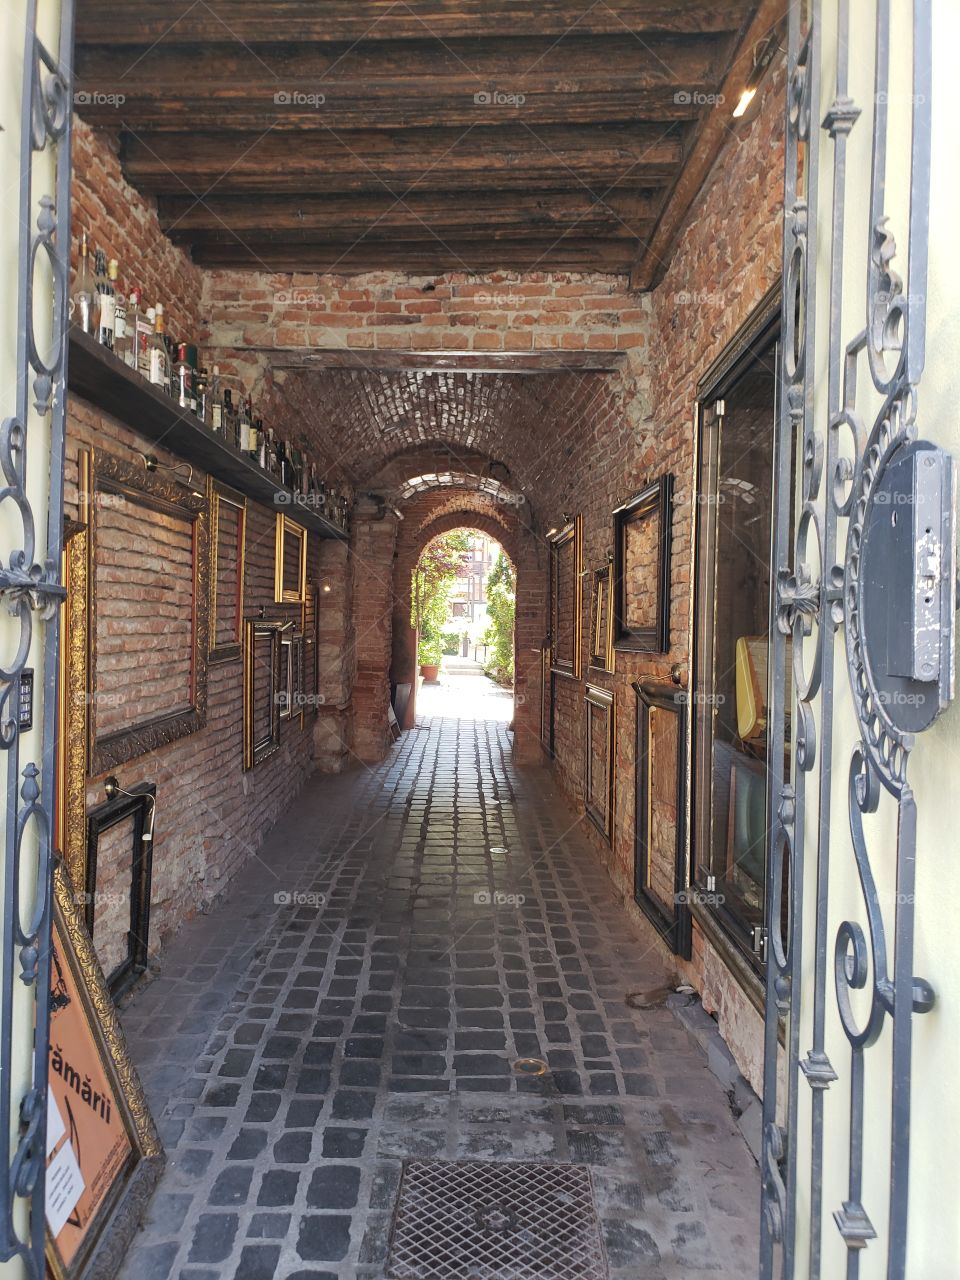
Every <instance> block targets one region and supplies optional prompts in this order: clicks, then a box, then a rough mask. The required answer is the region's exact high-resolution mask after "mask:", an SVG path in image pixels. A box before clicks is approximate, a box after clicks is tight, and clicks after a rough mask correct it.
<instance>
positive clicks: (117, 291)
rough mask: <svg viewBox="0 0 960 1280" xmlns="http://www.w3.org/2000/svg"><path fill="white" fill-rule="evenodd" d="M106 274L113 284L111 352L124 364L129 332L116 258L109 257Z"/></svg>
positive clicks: (125, 302)
mask: <svg viewBox="0 0 960 1280" xmlns="http://www.w3.org/2000/svg"><path fill="white" fill-rule="evenodd" d="M107 276H108V278H109V280H110V283H111V284H112V285H113V354H114V355H115V356H117V357H118V358H119V359H120V360H122V361H123V363H124V364H129V363H130V361H129V360H128V358H127V347H128V345H129V341H130V334H129V331H128V329H127V297H126V294H125V293H124V292H123V290H122V289H121V288H120V285H119V276H120V264H119V262H117V260H116V258H111V259H110V264H109V266H108V267H107Z"/></svg>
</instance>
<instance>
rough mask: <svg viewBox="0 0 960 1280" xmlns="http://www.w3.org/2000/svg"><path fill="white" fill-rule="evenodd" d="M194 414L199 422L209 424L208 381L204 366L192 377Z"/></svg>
mask: <svg viewBox="0 0 960 1280" xmlns="http://www.w3.org/2000/svg"><path fill="white" fill-rule="evenodd" d="M193 398H194V410H193V411H194V413H195V414H196V415H197V417H198V418H199V419H200V421H201V422H206V423H207V424H209V422H210V416H209V415H210V403H209V400H210V381H209V378H208V376H207V369H206V366H205V365H201V367H200V368H199V369H197V371H196V372H195V373H194V375H193Z"/></svg>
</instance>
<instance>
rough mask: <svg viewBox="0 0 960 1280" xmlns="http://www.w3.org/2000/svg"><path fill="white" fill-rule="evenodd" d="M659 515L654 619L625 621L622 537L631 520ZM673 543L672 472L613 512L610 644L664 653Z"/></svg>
mask: <svg viewBox="0 0 960 1280" xmlns="http://www.w3.org/2000/svg"><path fill="white" fill-rule="evenodd" d="M655 514H656V515H657V516H659V520H660V528H659V539H658V545H657V569H656V588H657V603H656V619H655V621H654V622H653V624H652V625H651V626H649V627H634V628H631V627H630V626H628V625H627V600H626V582H625V580H624V571H625V567H626V566H625V559H626V557H625V555H624V539H625V537H626V532H627V530H628V529H629V528H630V526H631V525H632V524H636V523H637V522H638V521H640V520H648V519H649V518H650V517H651V516H652V515H655ZM672 543H673V475H672V474H670V473H669V472H668V473H667V474H666V475H662V476H660V478H659V479H658V480H654V481H653V482H652V483H651V484H648V485H646V486H645V487H644V488H643V489H641V490H640V492H639V493H637V494H634V496H633V497H632V498H630V499H629V500H628V501H627V502H625V503H623V505H622V506H619V507H617V509H616V510H615V511H614V513H613V644H614V648H615V649H625V650H630V651H635V652H637V651H639V652H641V653H666V652H667V651H668V650H669V648H670V578H671V549H672Z"/></svg>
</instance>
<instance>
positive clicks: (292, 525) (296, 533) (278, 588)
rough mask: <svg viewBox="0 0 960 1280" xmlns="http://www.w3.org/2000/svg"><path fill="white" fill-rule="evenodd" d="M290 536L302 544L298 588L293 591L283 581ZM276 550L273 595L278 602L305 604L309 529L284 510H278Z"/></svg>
mask: <svg viewBox="0 0 960 1280" xmlns="http://www.w3.org/2000/svg"><path fill="white" fill-rule="evenodd" d="M288 537H293V538H296V539H297V541H298V542H299V544H300V564H299V568H298V570H297V589H296V591H291V590H289V589H288V588H286V587H285V586H284V583H283V554H284V544H285V542H286V539H287V538H288ZM275 547H276V552H275V557H274V572H273V596H274V602H275V603H276V604H304V603H306V599H307V531H306V529H304V527H303V525H300V524H297V522H296V520H291V519H290V517H289V516H288V515H284V513H283V512H282V511H278V512H277V536H276V543H275Z"/></svg>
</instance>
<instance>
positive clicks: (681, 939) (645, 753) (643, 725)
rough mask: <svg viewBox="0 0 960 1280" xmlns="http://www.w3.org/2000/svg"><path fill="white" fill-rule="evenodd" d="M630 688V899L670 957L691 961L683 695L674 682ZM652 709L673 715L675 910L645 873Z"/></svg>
mask: <svg viewBox="0 0 960 1280" xmlns="http://www.w3.org/2000/svg"><path fill="white" fill-rule="evenodd" d="M633 689H634V692H635V694H636V696H637V728H636V732H637V737H636V750H635V753H634V755H635V760H636V789H635V797H636V821H635V823H634V832H635V835H634V871H633V896H634V901H635V902H636V903H637V905H638V906H639V907H640V909H641V910H642V911H643V912H644V914H645V915H646V916H647V917H648V918H649V919H650V920H651V921H652V922H653V923H654V924H655V925H656V927H657V929H658V930H659V932H660V934H661V935H662V937H663V938H664V940H665V941H666V942H667V943H668V945H669V946H670V949H671V951H672V952H673V953H674V955H678V956H680V957H681V958H682V959H684V960H689V959H690V956H691V953H692V933H693V930H692V923H691V916H690V907H689V905H688V902H687V895H688V892H689V888H688V886H689V877H688V874H687V861H686V844H687V824H686V813H687V769H686V742H687V694H686V693H685V691H684V690H683V689H680V688H678V687H677V686H676V685H674V684H661V683H657V682H654V681H644V680H636V681H634V683H633ZM654 710H659V711H662V712H663V713H665V714H671V715H675V716H676V717H677V776H676V779H675V804H676V815H677V819H676V843H675V847H674V855H673V892H674V902H673V910H672V911H668V910H666V909H665V908H664V906H663V903H662V902H661V901H660V900H659V899H658V898H657V897H656V895H655V894H653V893H651V892H650V890H649V889H648V888H647V882H648V879H649V877H648V875H647V869H648V867H649V865H650V853H651V848H650V830H649V828H650V821H649V814H650V807H649V797H650V778H651V773H652V769H653V767H654V766H655V761H653V760H652V759H651V736H650V715H651V712H652V711H654Z"/></svg>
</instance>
